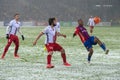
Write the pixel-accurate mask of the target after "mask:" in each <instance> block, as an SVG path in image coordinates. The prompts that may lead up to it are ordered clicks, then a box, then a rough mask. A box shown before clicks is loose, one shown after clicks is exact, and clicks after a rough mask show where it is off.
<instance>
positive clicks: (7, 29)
mask: <svg viewBox="0 0 120 80" xmlns="http://www.w3.org/2000/svg"><path fill="white" fill-rule="evenodd" d="M9 32H10V26H7V27H6V39H9Z"/></svg>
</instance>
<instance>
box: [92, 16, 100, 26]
mask: <svg viewBox="0 0 120 80" xmlns="http://www.w3.org/2000/svg"><path fill="white" fill-rule="evenodd" d="M100 21H101V19H100V17H98V16H96V17H94V22H95V24H98V23H100Z"/></svg>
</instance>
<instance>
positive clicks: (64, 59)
mask: <svg viewBox="0 0 120 80" xmlns="http://www.w3.org/2000/svg"><path fill="white" fill-rule="evenodd" d="M61 57H62V58H63V62H64V63H66V54H65V53H61Z"/></svg>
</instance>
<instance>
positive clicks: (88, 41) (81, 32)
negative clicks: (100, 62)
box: [73, 19, 109, 63]
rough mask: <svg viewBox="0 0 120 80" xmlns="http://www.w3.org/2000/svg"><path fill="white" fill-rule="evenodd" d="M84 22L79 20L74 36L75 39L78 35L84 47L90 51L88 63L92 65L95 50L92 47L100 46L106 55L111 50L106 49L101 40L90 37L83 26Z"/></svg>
mask: <svg viewBox="0 0 120 80" xmlns="http://www.w3.org/2000/svg"><path fill="white" fill-rule="evenodd" d="M83 25H84V24H83V21H82V19H79V20H78V27H76V30H75V32H74V34H73V37H75V36H76V35H78V36H79V37H80V39H81V41H82V43H83V44H84V46H85V47H86V49H87V50H88V52H89V54H88V63H90V61H91V57H92V55H93V48H92V45H96V44H99V46H100V47H101V48H102V49H103V50H104V51H105V54H108V52H109V50H107V49H106V46H105V44H104V43H102V42H101V41H100V40H99V38H97V37H95V36H89V34H88V32H87V30H86V28H85V27H84V26H83Z"/></svg>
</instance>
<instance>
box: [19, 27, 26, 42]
mask: <svg viewBox="0 0 120 80" xmlns="http://www.w3.org/2000/svg"><path fill="white" fill-rule="evenodd" d="M18 33H19V34H20V35H21V37H22V40H25V37H24V35H23V34H22V31H21V29H20V28H18Z"/></svg>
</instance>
